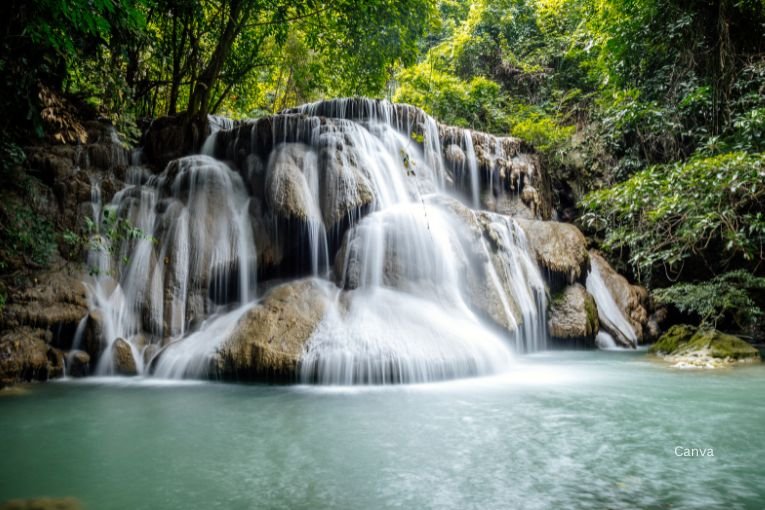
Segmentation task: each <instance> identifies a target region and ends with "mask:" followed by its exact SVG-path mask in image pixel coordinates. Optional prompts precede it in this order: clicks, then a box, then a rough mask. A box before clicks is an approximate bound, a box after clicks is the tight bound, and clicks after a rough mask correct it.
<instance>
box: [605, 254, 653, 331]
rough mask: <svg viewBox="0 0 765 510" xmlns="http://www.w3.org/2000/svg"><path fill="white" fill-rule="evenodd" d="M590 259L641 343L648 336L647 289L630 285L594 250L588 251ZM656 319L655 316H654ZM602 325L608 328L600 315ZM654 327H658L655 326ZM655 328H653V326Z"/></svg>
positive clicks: (648, 308)
mask: <svg viewBox="0 0 765 510" xmlns="http://www.w3.org/2000/svg"><path fill="white" fill-rule="evenodd" d="M590 260H591V261H592V264H593V265H594V266H595V265H596V266H597V268H598V271H599V273H600V275H601V277H602V278H603V282H604V284H605V285H606V287H607V288H608V291H609V293H610V294H611V296H612V297H613V299H614V301H615V302H616V305H617V306H618V308H619V310H620V311H621V312H622V315H624V317H625V318H626V319H627V320H628V322H629V324H630V326H631V327H632V329H633V331H634V333H635V336H636V337H637V340H638V343H643V341H644V339H645V337H647V336H650V334H651V331H650V329H651V328H650V327H649V324H648V323H649V318H650V316H649V310H650V308H651V307H650V302H649V296H648V291H647V290H646V289H645V287H641V286H639V285H632V284H631V283H630V282H629V281H627V279H626V278H625V277H624V276H622V275H620V274H619V273H617V272H616V270H614V268H612V267H611V265H610V264H609V263H608V261H607V260H606V259H605V258H603V256H602V255H601V254H599V253H598V252H597V251H595V250H591V251H590ZM654 319H655V320H656V319H657V317H654ZM601 325H602V327H605V328H609V321H608V320H607V318H605V317H602V316H601ZM655 327H658V325H657V326H655ZM611 329H613V328H610V329H609V333H611V334H612V335H620V333H619V332H618V331H613V332H612V331H611ZM654 329H655V328H654Z"/></svg>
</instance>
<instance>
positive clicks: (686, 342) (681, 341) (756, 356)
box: [651, 324, 761, 368]
mask: <svg viewBox="0 0 765 510" xmlns="http://www.w3.org/2000/svg"><path fill="white" fill-rule="evenodd" d="M651 352H653V353H655V354H657V355H659V356H660V357H662V358H663V359H664V360H665V361H668V362H670V363H672V364H673V366H675V367H677V368H720V367H726V366H731V365H735V364H739V363H759V362H760V361H761V356H760V353H759V351H758V350H757V349H755V348H754V347H753V346H752V345H750V344H748V343H747V342H745V341H744V340H742V339H740V338H738V337H735V336H733V335H727V334H725V333H722V332H720V331H717V330H716V329H699V328H696V327H694V326H688V325H682V324H681V325H676V326H672V327H671V328H670V329H669V331H667V332H666V333H665V334H664V335H662V337H661V338H660V339H659V341H657V342H656V343H655V344H653V345H652V346H651Z"/></svg>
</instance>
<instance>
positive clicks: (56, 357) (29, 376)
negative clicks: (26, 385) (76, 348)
mask: <svg viewBox="0 0 765 510" xmlns="http://www.w3.org/2000/svg"><path fill="white" fill-rule="evenodd" d="M50 338H51V335H50V333H48V332H46V331H44V330H41V329H33V328H29V327H20V328H16V329H13V330H9V331H6V332H5V333H4V334H3V335H2V336H0V387H3V386H6V385H10V384H13V383H15V382H21V381H45V380H47V379H48V378H50V377H57V376H60V375H62V371H63V370H62V369H63V360H62V358H61V357H60V351H58V350H56V349H53V348H52V347H51V346H50V345H48V343H47V342H48V341H49V340H50Z"/></svg>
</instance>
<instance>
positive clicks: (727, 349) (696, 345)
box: [676, 329, 760, 361]
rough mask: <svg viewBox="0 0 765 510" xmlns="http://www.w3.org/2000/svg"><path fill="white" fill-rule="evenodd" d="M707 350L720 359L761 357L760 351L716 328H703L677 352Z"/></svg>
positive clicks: (680, 353)
mask: <svg viewBox="0 0 765 510" xmlns="http://www.w3.org/2000/svg"><path fill="white" fill-rule="evenodd" d="M704 350H707V351H708V354H709V356H711V357H713V358H720V359H728V358H730V359H734V360H737V361H738V360H748V359H752V360H754V359H759V358H760V351H758V350H757V349H755V348H754V347H753V346H752V345H750V344H749V343H747V342H745V341H744V340H741V339H740V338H738V337H736V336H733V335H726V334H725V333H721V332H719V331H717V330H714V329H709V330H701V331H698V332H696V334H695V335H693V337H692V338H691V339H690V341H688V343H686V344H685V345H682V346H680V348H679V349H678V351H677V353H676V354H678V355H683V354H684V353H692V352H699V351H704Z"/></svg>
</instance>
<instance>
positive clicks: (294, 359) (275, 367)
mask: <svg viewBox="0 0 765 510" xmlns="http://www.w3.org/2000/svg"><path fill="white" fill-rule="evenodd" d="M328 287H329V286H327V285H326V282H322V281H321V280H317V279H306V280H298V281H295V282H291V283H286V284H283V285H280V286H278V287H276V288H274V289H271V290H270V291H269V292H268V293H267V294H266V295H265V296H263V300H262V301H261V302H260V303H258V304H257V305H256V306H254V307H253V308H252V309H250V310H249V311H247V312H246V313H245V314H244V315H243V316H242V318H241V319H239V322H238V323H237V325H236V328H235V329H234V332H233V334H231V336H230V337H229V338H228V339H226V340H225V341H224V342H223V344H222V345H221V346H220V347H219V348H218V352H217V354H216V356H217V359H216V360H215V366H214V367H213V370H214V371H215V375H216V376H218V377H222V378H224V379H228V380H238V381H241V380H267V381H281V382H285V381H287V382H294V381H297V379H298V368H299V366H300V361H301V358H302V355H303V352H304V351H305V349H306V345H307V344H308V341H309V340H310V339H311V336H312V335H313V333H314V331H316V328H317V327H318V325H319V323H320V322H321V320H322V318H323V317H324V314H325V313H326V311H327V307H328V300H329V299H330V298H331V296H330V295H329V294H330V292H331V289H329V288H328Z"/></svg>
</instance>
